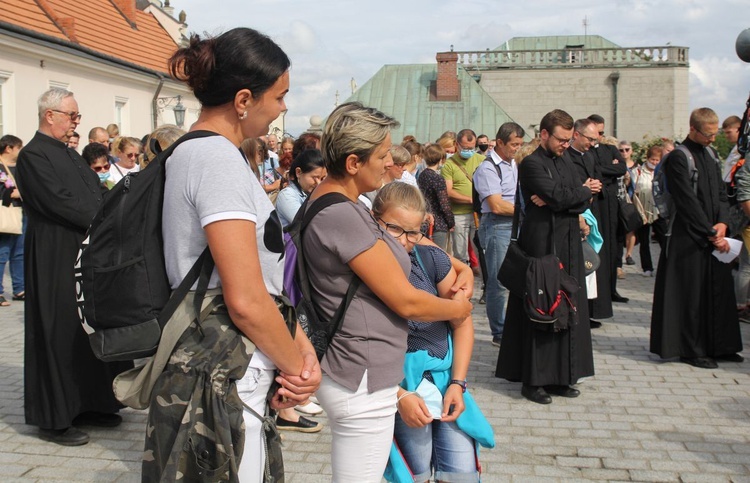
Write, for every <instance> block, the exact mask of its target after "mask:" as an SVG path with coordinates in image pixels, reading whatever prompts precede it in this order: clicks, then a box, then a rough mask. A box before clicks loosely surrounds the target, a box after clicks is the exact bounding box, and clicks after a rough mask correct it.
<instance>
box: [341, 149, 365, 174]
mask: <svg viewBox="0 0 750 483" xmlns="http://www.w3.org/2000/svg"><path fill="white" fill-rule="evenodd" d="M344 163H345V165H344V166H345V171H346V172H347V173H349V175H350V176H354V175H355V174H357V173H358V172H359V167H360V166H361V165H362V162H361V161H360V160H359V156H357V155H356V154H350V155H349V156H347V157H346V161H345V162H344Z"/></svg>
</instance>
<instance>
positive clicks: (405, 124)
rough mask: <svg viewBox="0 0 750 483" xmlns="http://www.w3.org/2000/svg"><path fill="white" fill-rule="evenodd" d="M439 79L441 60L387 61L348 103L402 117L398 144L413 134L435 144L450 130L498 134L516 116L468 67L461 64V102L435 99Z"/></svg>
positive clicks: (396, 131)
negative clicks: (432, 89)
mask: <svg viewBox="0 0 750 483" xmlns="http://www.w3.org/2000/svg"><path fill="white" fill-rule="evenodd" d="M436 79H437V65H435V64H405V65H385V66H383V67H382V68H381V69H380V70H379V71H378V72H377V73H376V74H375V75H374V76H373V77H372V78H371V79H370V80H368V81H367V82H366V83H365V84H364V85H363V86H362V87H360V88H359V90H357V92H355V93H354V94H353V95H352V96H351V97H349V99H347V102H351V101H359V102H361V103H362V104H364V105H365V106H369V107H374V108H376V109H379V110H381V111H383V112H384V113H386V114H388V115H390V116H393V117H395V118H396V119H398V121H399V122H400V123H401V126H400V127H399V128H398V129H394V130H393V131H392V133H391V135H392V138H393V141H394V143H400V142H401V139H402V138H403V137H404V136H405V135H407V134H411V135H413V136H414V137H416V138H417V140H418V141H419V142H421V143H425V142H434V141H435V140H436V139H437V138H438V137H439V136H440V135H441V134H443V133H444V132H445V131H456V132H457V131H459V130H461V129H465V128H469V129H472V130H474V132H476V133H477V135H479V134H487V135H488V136H490V138H492V137H494V135H495V134H496V133H497V129H498V127H500V125H501V124H502V123H504V122H507V121H512V120H513V119H511V118H510V116H508V114H507V113H506V112H505V111H504V110H503V109H502V108H501V107H500V106H499V105H497V103H496V102H495V101H494V100H493V99H492V98H491V97H490V96H489V94H487V93H486V92H485V91H484V89H482V88H481V87H480V86H479V84H478V83H477V82H476V81H475V80H474V79H473V78H472V77H471V75H469V74H468V73H467V72H466V71H465V70H464V69H463V68H460V67H459V68H458V79H459V82H460V83H461V100H460V101H458V102H449V101H431V100H430V85H431V84H433V83H434V82H435V80H436Z"/></svg>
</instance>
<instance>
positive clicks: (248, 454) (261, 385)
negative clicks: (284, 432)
mask: <svg viewBox="0 0 750 483" xmlns="http://www.w3.org/2000/svg"><path fill="white" fill-rule="evenodd" d="M273 376H274V371H273V370H263V369H258V368H255V367H248V368H247V372H245V376H244V377H243V378H242V379H240V380H239V381H237V392H238V393H239V396H240V399H242V401H243V402H244V403H245V404H247V405H248V406H250V407H251V408H253V410H254V411H255V412H256V413H258V414H260V415H261V416H263V415H264V414H265V413H266V394H267V393H268V389H269V388H270V387H271V383H272V382H273ZM242 417H243V418H244V420H245V450H244V451H243V453H242V461H241V462H240V468H239V479H240V481H241V482H242V483H262V482H263V470H264V468H265V466H266V453H265V451H264V449H263V448H264V447H265V446H264V445H263V438H264V435H263V432H262V430H261V422H260V420H259V419H258V418H257V417H255V415H254V414H253V413H251V412H250V411H248V410H247V409H243V411H242Z"/></svg>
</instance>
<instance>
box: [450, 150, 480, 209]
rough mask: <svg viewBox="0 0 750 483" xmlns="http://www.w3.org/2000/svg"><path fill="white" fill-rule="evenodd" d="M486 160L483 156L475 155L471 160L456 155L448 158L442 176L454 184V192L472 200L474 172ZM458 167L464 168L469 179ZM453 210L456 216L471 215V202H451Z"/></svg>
mask: <svg viewBox="0 0 750 483" xmlns="http://www.w3.org/2000/svg"><path fill="white" fill-rule="evenodd" d="M484 158H485V157H484V156H483V155H481V154H479V153H474V154H473V155H472V156H471V157H470V158H469V159H463V158H461V156H460V155H459V154H458V153H456V154H454V155H453V156H451V157H450V158H448V161H446V162H445V164H444V165H443V167H442V169H441V170H440V174H441V175H442V176H443V178H445V180H446V181H452V182H453V189H454V190H456V191H457V192H458V193H460V194H462V195H464V196H468V197H469V198H471V188H472V186H473V182H472V176H474V171H476V169H477V168H478V167H479V165H480V164H481V163H482V161H484ZM458 166H461V167H463V168H464V170H465V171H466V173H467V174H468V175H469V177H468V178H467V177H466V174H464V173H463V171H461V169H460V168H459V167H458ZM451 210H452V211H453V214H454V215H466V214H469V213H471V212H472V210H471V202H469V203H456V202H455V201H453V200H451Z"/></svg>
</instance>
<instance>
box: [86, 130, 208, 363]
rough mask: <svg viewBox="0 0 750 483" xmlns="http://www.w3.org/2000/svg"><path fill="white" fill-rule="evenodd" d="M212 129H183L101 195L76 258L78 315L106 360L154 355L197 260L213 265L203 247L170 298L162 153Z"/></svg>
mask: <svg viewBox="0 0 750 483" xmlns="http://www.w3.org/2000/svg"><path fill="white" fill-rule="evenodd" d="M216 135H217V134H216V133H213V132H209V131H194V132H190V133H187V134H185V135H184V136H182V137H181V138H180V139H179V140H177V141H176V142H175V143H174V144H172V145H171V146H169V148H167V149H166V150H164V151H162V152H161V153H159V154H158V155H157V156H156V158H154V159H153V160H152V161H151V163H149V165H148V166H147V167H146V168H145V169H144V170H143V171H140V172H137V173H130V174H129V175H128V176H125V177H124V178H123V179H122V180H120V182H118V183H117V185H115V187H114V188H112V190H111V191H109V192H108V193H107V194H106V195H105V197H104V202H103V203H102V204H101V206H100V207H99V211H98V212H97V214H96V216H95V217H94V219H93V221H92V222H91V226H90V227H89V231H88V236H87V238H86V240H85V241H84V243H83V245H82V247H81V251H80V252H79V255H78V260H77V262H76V282H77V284H76V286H77V291H78V293H77V301H78V313H79V316H80V318H81V323H82V324H83V328H84V330H85V331H86V333H87V334H88V336H89V343H90V344H91V348H92V349H93V351H94V355H95V356H96V357H97V358H99V359H101V360H103V361H107V362H109V361H124V360H132V359H137V358H142V357H148V356H151V355H153V354H154V353H155V352H156V348H157V346H158V345H159V339H160V338H161V331H162V328H163V327H164V325H166V323H167V321H168V320H169V318H170V317H171V316H172V313H173V312H174V310H175V309H176V308H177V306H178V305H179V303H180V302H181V301H182V299H183V298H184V297H185V295H186V294H187V292H188V290H189V289H190V287H191V286H192V285H193V284H194V283H195V281H196V280H197V279H198V276H199V275H200V272H201V268H202V267H203V265H204V264H205V265H207V266H210V267H211V268H212V267H213V260H212V259H211V254H210V252H209V250H208V247H206V249H205V250H204V252H203V254H202V255H201V256H200V257H199V259H198V261H197V262H196V263H195V265H194V266H193V268H192V269H191V271H190V273H188V275H187V276H186V277H185V279H184V280H183V281H182V283H181V284H180V287H179V288H178V289H177V290H175V294H174V296H172V289H171V286H170V284H169V279H168V278H167V272H166V268H165V262H164V247H163V245H164V242H163V239H162V231H161V229H162V206H163V204H164V182H165V179H166V178H165V167H164V166H165V162H166V160H167V158H169V157H170V156H171V155H172V151H174V149H175V148H176V147H177V146H178V145H179V144H181V143H182V142H184V141H187V140H190V139H196V138H202V137H207V136H216ZM170 296H172V297H171V300H170ZM168 301H169V302H170V303H169V304H168V303H167V302H168Z"/></svg>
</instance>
